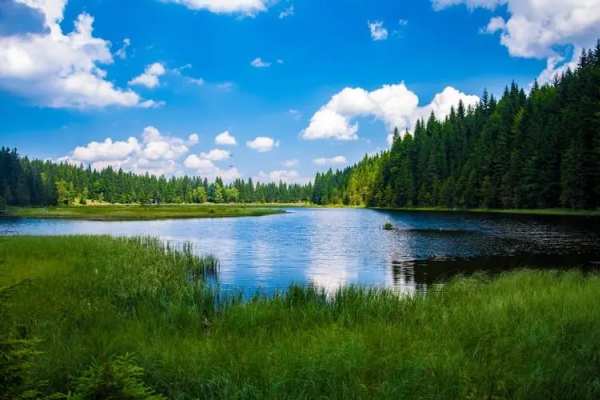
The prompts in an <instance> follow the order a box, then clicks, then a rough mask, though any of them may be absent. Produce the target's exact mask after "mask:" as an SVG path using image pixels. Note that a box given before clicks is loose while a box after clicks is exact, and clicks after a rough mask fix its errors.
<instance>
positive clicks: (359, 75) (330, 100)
mask: <svg viewBox="0 0 600 400" xmlns="http://www.w3.org/2000/svg"><path fill="white" fill-rule="evenodd" d="M75 21H79V22H78V27H77V28H74V23H75ZM598 26H600V0H592V1H589V0H570V1H562V2H561V1H555V0H537V1H534V0H518V1H517V0H432V1H429V0H406V1H403V2H399V1H397V0H381V1H377V2H373V1H369V0H346V1H342V0H328V1H322V0H321V1H316V0H289V1H285V0H281V1H268V0H162V1H157V0H128V1H117V0H70V1H67V0H37V1H34V0H7V1H3V2H0V107H1V109H2V110H3V112H2V119H1V123H0V139H1V140H0V142H2V144H3V145H5V146H10V147H17V148H18V149H19V151H20V152H21V153H22V154H26V155H29V156H31V157H36V158H50V159H53V160H64V161H70V162H77V163H79V162H83V163H84V164H87V163H91V164H92V165H93V166H94V167H102V166H105V165H109V164H110V165H114V166H116V167H122V168H124V169H128V170H133V171H135V172H145V171H149V172H150V173H157V174H160V173H165V174H167V175H171V174H199V175H202V176H208V177H209V178H212V177H214V176H216V175H222V176H224V177H225V178H226V179H227V178H235V177H238V176H240V177H243V178H248V177H253V178H257V179H261V180H263V181H267V180H279V179H283V180H286V181H289V182H295V181H298V182H305V181H306V180H307V179H309V178H312V177H313V176H314V173H315V172H316V171H319V170H325V169H327V168H329V167H330V166H333V167H334V168H336V167H343V166H345V165H350V164H352V163H354V162H356V161H358V160H359V159H361V158H362V157H363V156H364V154H365V153H371V152H374V151H378V150H381V149H385V148H387V146H388V134H389V132H390V130H391V129H392V128H393V127H394V126H398V127H399V128H401V129H409V130H410V129H411V127H412V125H413V124H414V121H415V120H416V119H417V118H419V117H421V116H425V115H429V113H431V112H432V111H433V112H435V113H436V115H438V117H440V118H443V117H444V116H445V115H446V114H447V112H448V110H449V108H450V106H451V105H454V104H456V103H457V102H458V100H459V99H463V100H464V101H465V102H467V103H471V102H476V101H477V97H475V96H480V95H481V93H482V91H483V89H484V88H485V87H487V88H488V89H489V90H491V91H492V92H494V93H497V94H500V92H501V90H502V89H503V87H504V85H505V84H507V83H510V82H511V81H512V80H515V81H516V82H517V83H519V84H520V85H523V86H525V87H528V85H529V83H530V82H531V81H532V80H533V79H534V78H536V77H539V78H540V80H548V79H550V77H551V76H552V74H553V73H555V72H556V71H560V70H561V69H564V68H566V67H567V66H570V65H573V63H575V62H576V61H577V59H576V58H577V54H578V51H579V49H580V48H581V47H582V46H591V45H592V44H593V43H594V42H595V40H596V39H597V38H598V37H599V36H600V28H598ZM225 131H228V132H229V136H232V137H233V138H235V143H236V144H235V145H233V144H231V143H229V144H227V143H225V142H223V141H219V142H218V143H217V141H216V139H215V138H216V136H217V135H219V134H221V133H223V132H225ZM192 134H195V135H197V136H193V137H191V136H190V135H192ZM130 138H131V139H130ZM107 139H109V140H108V141H107ZM286 161H287V162H286ZM290 161H295V162H290Z"/></svg>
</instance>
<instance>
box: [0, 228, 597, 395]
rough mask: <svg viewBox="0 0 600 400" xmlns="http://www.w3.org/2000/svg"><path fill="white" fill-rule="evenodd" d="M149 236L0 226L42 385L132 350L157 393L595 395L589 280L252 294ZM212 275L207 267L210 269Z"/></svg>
mask: <svg viewBox="0 0 600 400" xmlns="http://www.w3.org/2000/svg"><path fill="white" fill-rule="evenodd" d="M192 250H193V249H191V248H190V247H189V246H183V247H181V248H178V249H175V248H173V247H168V246H165V245H163V244H162V243H161V242H159V241H157V240H155V239H148V238H110V237H105V236H100V237H97V236H94V237H89V236H74V237H13V238H0V271H2V273H3V275H2V276H0V287H1V286H5V285H9V284H13V283H16V282H19V281H21V280H23V279H27V278H30V279H32V280H33V282H32V283H31V284H30V285H26V286H22V287H20V288H19V291H18V292H17V293H16V297H13V299H12V301H11V303H10V304H9V311H10V313H11V315H13V317H14V318H16V321H15V322H16V323H17V324H19V325H20V326H22V327H23V329H22V331H23V332H26V333H27V335H28V336H30V337H39V338H40V339H42V343H41V345H40V349H41V350H42V351H43V352H44V353H43V354H42V355H41V356H39V357H38V358H37V359H36V360H35V362H36V366H37V367H36V368H37V370H36V371H37V372H36V373H37V375H38V377H39V378H40V379H43V380H47V381H48V387H47V388H46V389H44V390H46V391H47V392H48V393H51V392H63V393H66V392H67V391H68V390H70V389H72V388H73V385H74V382H75V381H74V379H75V378H74V377H80V376H82V375H83V374H84V372H85V371H87V370H88V369H89V368H90V365H92V364H93V360H107V359H112V358H113V357H115V356H119V355H125V354H126V353H128V352H131V353H134V354H135V356H136V360H137V363H138V364H139V366H141V367H143V368H144V370H145V373H144V375H143V379H144V383H145V385H146V386H148V387H149V388H152V389H154V390H156V391H157V392H159V393H161V394H163V395H165V396H167V397H168V398H261V399H262V398H394V399H396V398H544V399H545V398H577V399H585V398H590V399H591V398H597V397H598V396H600V378H599V377H600V358H599V357H600V356H599V354H600V300H599V296H598V293H600V277H598V276H597V275H589V276H585V275H583V274H582V273H580V272H565V273H559V272H533V271H521V272H517V273H510V274H506V275H502V276H501V277H499V278H498V279H494V280H491V279H490V278H488V277H486V276H476V277H473V278H469V279H464V278H461V279H456V280H454V281H452V282H451V283H449V284H447V285H445V286H444V287H443V290H442V291H440V292H435V293H433V292H432V293H429V294H427V295H416V296H412V297H406V296H400V295H398V293H396V292H394V291H391V290H384V289H379V288H363V287H356V286H352V287H348V288H344V289H339V290H337V291H336V292H334V293H328V292H326V291H325V290H324V289H320V288H318V287H315V286H303V285H293V286H291V287H290V288H289V289H288V290H286V291H284V292H280V293H278V294H276V295H274V296H271V297H267V296H265V295H257V296H255V297H254V298H253V299H251V300H248V301H245V302H243V301H241V298H240V297H239V296H238V297H235V296H233V295H230V296H228V297H224V296H223V295H221V294H220V293H219V292H218V290H217V289H210V288H208V287H207V286H206V285H204V284H203V283H202V281H203V279H204V277H205V276H208V275H210V274H213V273H215V272H216V273H218V260H216V259H214V258H212V259H211V258H210V257H208V258H207V257H205V258H200V257H196V256H194V255H193V253H192ZM211 271H212V272H211Z"/></svg>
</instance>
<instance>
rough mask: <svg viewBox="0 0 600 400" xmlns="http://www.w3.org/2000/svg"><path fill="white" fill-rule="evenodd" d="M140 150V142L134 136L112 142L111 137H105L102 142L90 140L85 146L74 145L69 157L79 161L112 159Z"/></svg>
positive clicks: (118, 158)
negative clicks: (122, 140) (124, 140)
mask: <svg viewBox="0 0 600 400" xmlns="http://www.w3.org/2000/svg"><path fill="white" fill-rule="evenodd" d="M140 150H141V147H140V144H139V143H138V141H137V139H136V138H134V137H130V138H129V139H127V141H126V142H119V141H117V142H113V141H112V139H111V138H107V139H105V140H104V142H102V143H99V142H90V143H89V144H88V145H87V146H78V147H76V148H75V150H73V154H72V156H71V158H72V159H74V160H77V161H79V162H94V161H98V160H105V161H113V160H120V159H123V158H126V157H128V156H129V155H130V154H131V153H134V152H139V151H140Z"/></svg>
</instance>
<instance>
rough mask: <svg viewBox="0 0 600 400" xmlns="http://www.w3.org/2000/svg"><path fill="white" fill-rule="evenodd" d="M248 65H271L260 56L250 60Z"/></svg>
mask: <svg viewBox="0 0 600 400" xmlns="http://www.w3.org/2000/svg"><path fill="white" fill-rule="evenodd" d="M250 65H252V66H253V67H254V68H268V67H270V66H271V63H270V62H265V61H263V59H262V58H260V57H257V58H255V59H254V60H252V61H250Z"/></svg>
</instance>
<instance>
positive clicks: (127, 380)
mask: <svg viewBox="0 0 600 400" xmlns="http://www.w3.org/2000/svg"><path fill="white" fill-rule="evenodd" d="M143 376H144V369H143V368H141V367H139V366H137V365H136V364H135V358H134V357H133V355H132V354H130V353H127V354H125V355H124V356H117V357H112V358H111V359H110V360H108V361H102V362H99V361H98V360H94V362H93V363H92V365H91V366H90V368H89V369H88V370H87V371H86V372H85V374H84V375H83V376H82V377H81V378H79V379H77V392H76V394H75V395H74V396H72V398H73V399H78V400H79V399H82V400H83V399H127V400H136V399H144V400H161V399H165V397H163V396H161V395H157V394H155V393H154V391H153V390H152V389H149V388H147V387H145V386H144V383H143V382H142V377H143Z"/></svg>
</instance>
